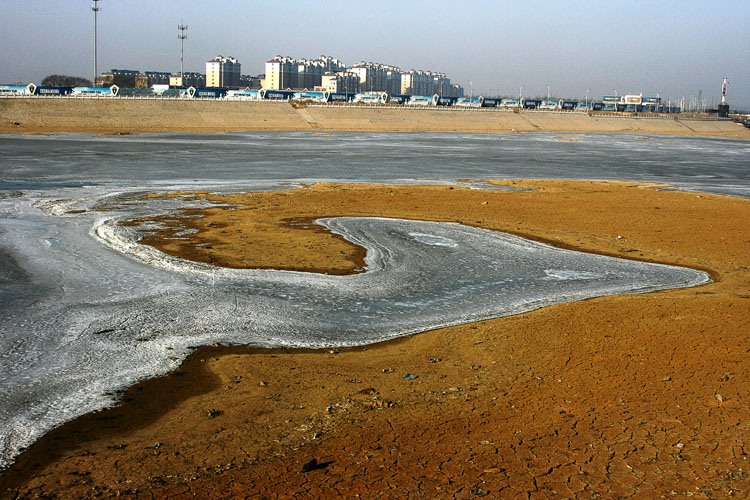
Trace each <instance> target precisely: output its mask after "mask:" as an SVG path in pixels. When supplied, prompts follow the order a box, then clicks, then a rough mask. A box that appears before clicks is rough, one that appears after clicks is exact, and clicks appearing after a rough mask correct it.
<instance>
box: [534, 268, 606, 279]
mask: <svg viewBox="0 0 750 500" xmlns="http://www.w3.org/2000/svg"><path fill="white" fill-rule="evenodd" d="M544 274H546V275H547V276H548V277H549V278H551V279H557V280H595V279H598V278H602V277H603V276H602V275H601V274H596V273H589V272H586V271H572V270H570V269H545V270H544Z"/></svg>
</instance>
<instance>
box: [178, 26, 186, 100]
mask: <svg viewBox="0 0 750 500" xmlns="http://www.w3.org/2000/svg"><path fill="white" fill-rule="evenodd" d="M187 28H188V27H187V25H186V24H182V23H180V24H179V25H178V26H177V30H178V31H179V34H178V35H177V38H179V39H180V86H183V79H182V74H183V72H184V71H185V66H184V59H185V39H186V38H187V35H186V34H185V32H186V31H187Z"/></svg>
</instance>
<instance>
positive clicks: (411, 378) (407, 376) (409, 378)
mask: <svg viewBox="0 0 750 500" xmlns="http://www.w3.org/2000/svg"><path fill="white" fill-rule="evenodd" d="M401 378H403V379H406V380H414V379H415V378H419V375H414V374H412V373H404V374H403V375H401Z"/></svg>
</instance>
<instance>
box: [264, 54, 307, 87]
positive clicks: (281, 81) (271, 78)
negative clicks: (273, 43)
mask: <svg viewBox="0 0 750 500" xmlns="http://www.w3.org/2000/svg"><path fill="white" fill-rule="evenodd" d="M298 71H299V70H298V67H297V61H295V60H294V59H292V58H291V57H286V56H276V57H274V58H273V59H271V60H269V61H266V79H265V83H264V87H263V88H265V89H266V90H284V89H294V88H297V73H298Z"/></svg>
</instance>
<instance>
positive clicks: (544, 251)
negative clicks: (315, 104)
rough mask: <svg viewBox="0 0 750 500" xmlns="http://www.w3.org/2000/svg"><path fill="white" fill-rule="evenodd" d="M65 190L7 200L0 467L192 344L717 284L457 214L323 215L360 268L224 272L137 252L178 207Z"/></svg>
mask: <svg viewBox="0 0 750 500" xmlns="http://www.w3.org/2000/svg"><path fill="white" fill-rule="evenodd" d="M100 189H101V188H100ZM68 194H69V195H70V196H68V197H66V198H65V199H63V200H55V201H53V200H51V199H49V198H45V197H44V196H41V195H39V196H41V198H39V197H38V198H36V199H35V198H34V195H22V196H18V197H11V198H7V199H4V200H0V231H1V232H2V240H0V258H2V261H3V262H4V265H3V268H2V270H0V305H1V306H2V309H0V324H2V336H1V337H0V466H5V465H7V464H8V463H9V461H10V460H12V458H13V457H14V456H15V455H17V454H18V452H19V450H20V449H21V448H22V447H25V446H28V445H29V444H31V443H32V442H33V441H34V440H36V439H37V438H38V437H39V436H41V435H42V434H44V433H45V432H47V431H48V430H50V429H51V428H53V427H54V426H56V425H59V424H61V423H63V422H65V421H67V420H70V419H72V418H75V417H76V416H79V415H81V414H83V413H86V412H88V411H91V410H94V409H96V408H100V407H103V406H107V405H111V404H112V403H113V397H112V396H105V395H104V393H105V392H106V393H112V392H114V391H116V390H119V389H123V388H126V387H128V386H130V385H132V384H133V383H135V382H137V381H138V380H142V379H144V378H147V377H152V376H156V375H159V374H163V373H165V372H167V371H169V370H171V369H174V368H176V367H177V366H178V365H179V363H180V362H181V361H182V360H183V359H184V358H185V356H187V354H188V353H189V352H190V350H191V348H192V347H194V346H199V345H208V344H213V343H217V342H221V343H232V344H249V345H255V346H291V347H322V346H346V345H361V344H366V343H372V342H377V341H382V340H387V339H390V338H394V337H398V336H403V335H407V334H411V333H415V332H420V331H425V330H429V329H434V328H439V327H443V326H449V325H455V324H459V323H466V322H470V321H477V320H481V319H486V318H490V317H498V316H504V315H510V314H517V313H520V312H523V311H528V310H531V309H536V308H539V307H543V306H546V305H550V304H555V303H560V302H569V301H573V300H580V299H584V298H588V297H594V296H602V295H609V294H615V293H641V292H647V291H652V290H658V289H665V288H677V287H688V286H694V285H698V284H701V283H705V282H708V281H709V277H708V276H707V275H706V274H705V273H703V272H700V271H695V270H692V269H685V268H679V267H672V266H664V265H656V264H648V263H641V262H634V261H628V260H621V259H614V258H611V257H603V256H598V255H590V254H584V253H579V252H572V251H567V250H561V249H557V248H554V247H550V246H547V245H544V244H540V243H535V242H531V241H528V240H524V239H522V238H518V237H515V236H511V235H507V234H503V233H496V232H492V231H487V230H482V229H477V228H471V227H467V226H462V225H459V224H455V223H435V222H418V221H407V220H395V219H380V218H364V217H357V218H332V219H322V220H320V221H318V223H319V224H322V225H324V226H326V227H328V228H329V229H330V230H332V231H334V232H336V233H339V234H341V235H343V236H344V237H345V238H347V239H348V240H350V241H352V242H354V243H356V244H359V245H362V246H364V247H365V248H366V249H367V257H366V266H367V271H366V272H365V273H362V274H357V275H351V276H328V275H321V274H312V273H301V272H290V271H273V270H236V269H222V268H215V267H212V266H209V265H206V264H198V263H192V262H187V261H183V260H181V259H178V258H175V257H171V256H167V255H164V254H162V253H161V252H159V251H158V250H156V249H154V248H151V247H146V246H142V245H140V244H138V242H137V238H138V233H137V232H136V231H135V230H134V229H133V228H132V227H125V226H122V225H120V224H119V222H120V221H121V220H122V219H125V218H130V217H134V216H138V215H144V214H148V213H150V214H153V213H166V212H168V211H169V210H172V209H174V208H177V206H185V204H186V203H188V202H186V201H185V200H179V199H178V200H174V199H163V198H161V199H156V200H154V199H151V200H140V201H133V202H129V203H126V204H121V205H122V206H120V208H119V209H115V210H114V211H112V212H97V211H95V210H92V208H93V207H95V206H98V205H101V204H106V203H107V202H108V201H109V200H112V202H113V204H116V203H115V198H117V197H118V196H120V195H121V193H106V192H104V193H101V192H100V194H99V196H92V193H91V190H86V189H80V190H75V189H74V190H71V191H70V192H69V193H68ZM131 199H135V198H131ZM191 203H193V204H198V205H196V206H199V205H200V203H202V202H201V201H200V200H197V201H195V200H194V201H192V202H191ZM5 263H7V264H5Z"/></svg>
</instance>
